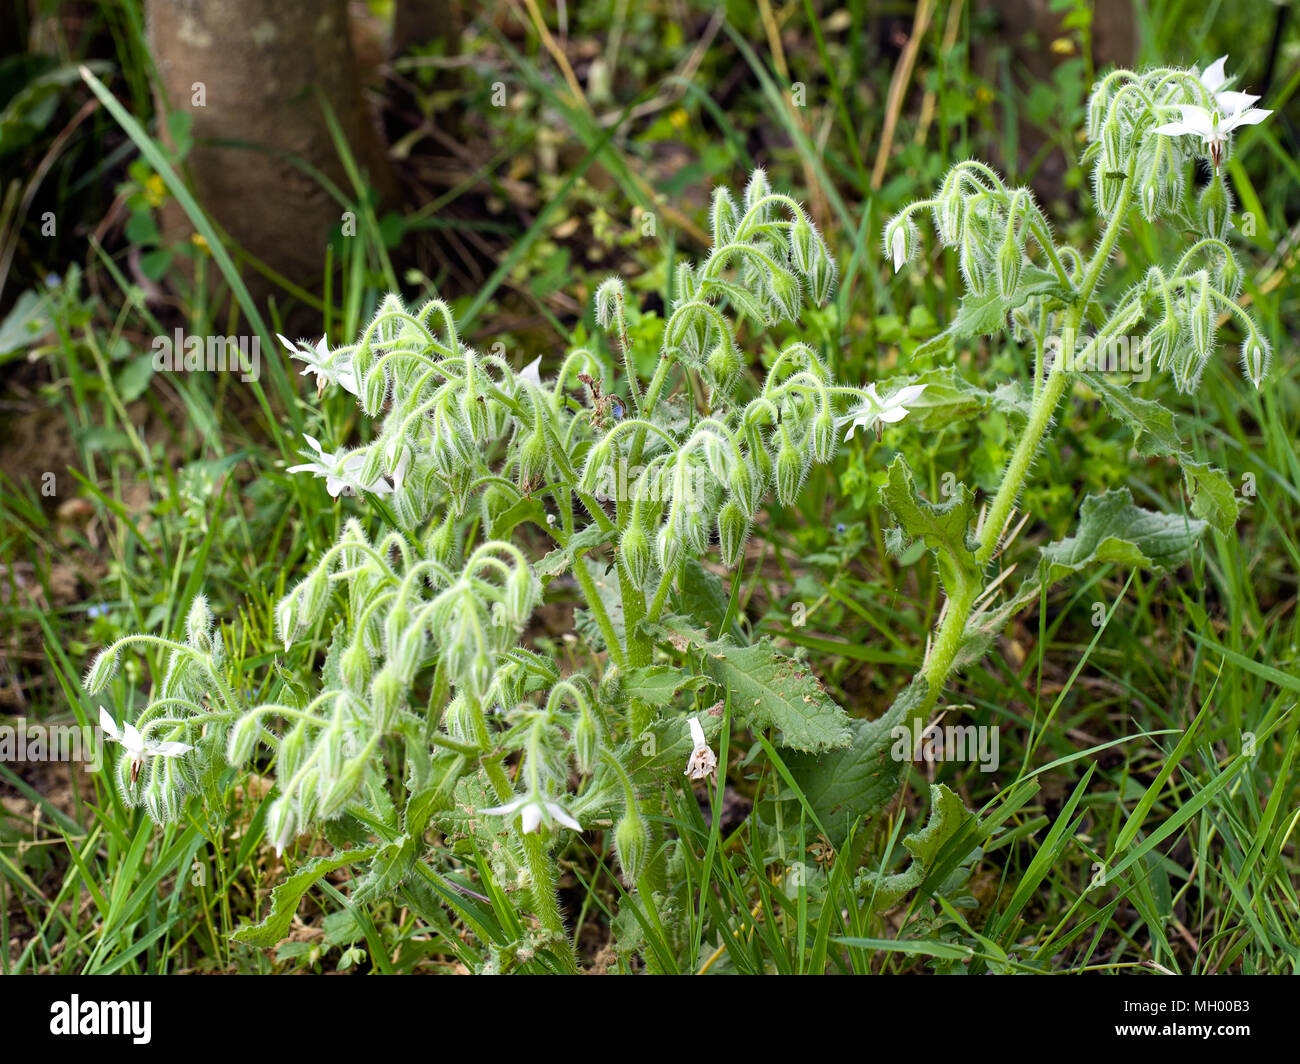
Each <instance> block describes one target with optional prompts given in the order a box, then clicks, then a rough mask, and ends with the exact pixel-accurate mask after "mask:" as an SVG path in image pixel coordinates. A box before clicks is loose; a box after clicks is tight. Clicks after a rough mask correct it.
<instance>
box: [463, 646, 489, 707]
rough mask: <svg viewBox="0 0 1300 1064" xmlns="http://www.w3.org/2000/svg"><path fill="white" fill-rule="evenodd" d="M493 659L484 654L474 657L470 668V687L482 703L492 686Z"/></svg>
mask: <svg viewBox="0 0 1300 1064" xmlns="http://www.w3.org/2000/svg"><path fill="white" fill-rule="evenodd" d="M493 671H494V670H493V667H492V659H491V658H490V657H489V656H488V655H487V654H484V653H482V652H480V653H478V654H475V655H474V660H473V661H472V662H470V667H469V687H470V690H471V691H473V692H474V695H475V697H477V698H478V699H479V700H480V701H481V700H483V699H485V698H486V697H487V693H488V689H489V688H491V686H492V673H493Z"/></svg>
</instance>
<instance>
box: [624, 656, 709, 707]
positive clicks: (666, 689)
mask: <svg viewBox="0 0 1300 1064" xmlns="http://www.w3.org/2000/svg"><path fill="white" fill-rule="evenodd" d="M693 679H695V677H692V676H688V675H687V674H686V673H684V672H682V670H681V669H677V668H673V667H672V666H670V665H644V666H641V667H640V668H635V669H628V670H627V671H626V672H625V673H623V676H622V680H621V683H622V691H623V694H624V695H626V696H627V697H628V698H639V699H641V700H642V701H644V702H649V703H650V704H651V705H655V706H666V705H667V704H668V703H669V702H671V701H672V700H673V696H674V695H676V694H677V692H678V691H680V690H681V689H682V688H683V687H685V686H686V685H687V684H689V683H691V681H692V680H693Z"/></svg>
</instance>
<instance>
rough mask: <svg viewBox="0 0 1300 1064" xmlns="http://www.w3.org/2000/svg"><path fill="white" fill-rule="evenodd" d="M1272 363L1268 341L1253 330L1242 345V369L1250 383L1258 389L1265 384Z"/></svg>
mask: <svg viewBox="0 0 1300 1064" xmlns="http://www.w3.org/2000/svg"><path fill="white" fill-rule="evenodd" d="M1270 361H1271V352H1270V351H1269V347H1268V341H1267V340H1265V339H1264V337H1262V336H1260V334H1259V333H1258V332H1257V331H1256V330H1255V329H1254V328H1252V329H1251V330H1250V332H1249V333H1247V334H1246V339H1245V340H1244V341H1242V344H1241V369H1242V372H1244V373H1245V374H1246V376H1247V377H1249V378H1250V383H1251V384H1253V385H1254V386H1255V387H1256V388H1258V387H1259V386H1260V384H1262V383H1263V381H1264V378H1265V377H1266V376H1267V375H1268V366H1269V362H1270Z"/></svg>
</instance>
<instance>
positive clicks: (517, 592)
mask: <svg viewBox="0 0 1300 1064" xmlns="http://www.w3.org/2000/svg"><path fill="white" fill-rule="evenodd" d="M536 601H537V581H536V580H535V579H534V578H533V571H532V570H531V569H530V568H529V567H528V563H527V562H520V563H519V564H518V565H517V566H515V568H514V569H512V570H511V572H510V576H509V577H507V578H506V612H507V613H508V614H509V615H510V619H511V621H512V622H513V623H514V624H516V625H521V624H523V623H524V622H525V621H527V620H528V618H529V616H530V615H531V614H532V612H533V604H534V603H535V602H536Z"/></svg>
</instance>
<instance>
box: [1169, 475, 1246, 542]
mask: <svg viewBox="0 0 1300 1064" xmlns="http://www.w3.org/2000/svg"><path fill="white" fill-rule="evenodd" d="M1179 463H1180V464H1181V465H1182V467H1183V479H1184V480H1185V481H1186V483H1187V494H1188V495H1189V496H1190V497H1191V500H1192V513H1193V514H1194V515H1195V516H1196V517H1199V518H1201V519H1202V520H1204V521H1208V522H1209V523H1210V524H1211V525H1213V526H1214V527H1215V528H1217V529H1218V530H1219V531H1220V532H1222V533H1223V534H1224V535H1225V536H1226V535H1227V534H1228V533H1229V532H1231V531H1232V529H1233V527H1234V526H1235V525H1236V524H1237V515H1238V514H1240V513H1241V503H1240V502H1239V501H1238V499H1237V493H1236V492H1235V491H1234V490H1233V488H1232V482H1231V481H1230V480H1228V475H1227V474H1226V473H1225V472H1224V471H1223V470H1222V469H1216V468H1215V467H1214V466H1212V465H1210V464H1209V463H1208V462H1193V461H1192V460H1191V458H1190V457H1188V456H1187V455H1182V456H1180V457H1179Z"/></svg>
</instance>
